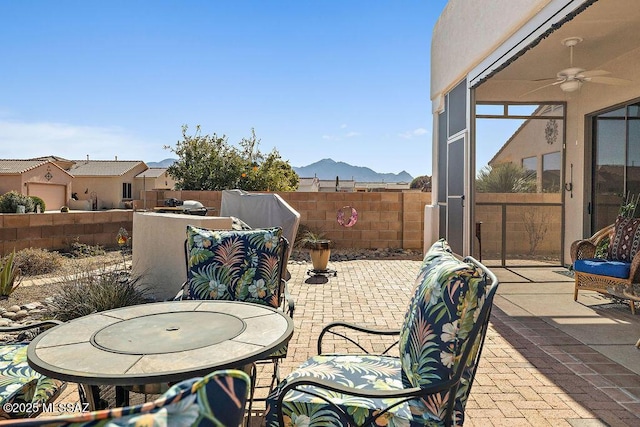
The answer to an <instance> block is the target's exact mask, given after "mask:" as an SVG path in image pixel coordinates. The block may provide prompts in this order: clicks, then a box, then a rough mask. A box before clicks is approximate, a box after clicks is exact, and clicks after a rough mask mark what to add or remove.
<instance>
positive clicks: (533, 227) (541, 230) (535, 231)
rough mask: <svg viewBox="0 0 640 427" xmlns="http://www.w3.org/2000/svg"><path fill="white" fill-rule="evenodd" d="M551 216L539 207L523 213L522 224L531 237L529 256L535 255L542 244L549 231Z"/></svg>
mask: <svg viewBox="0 0 640 427" xmlns="http://www.w3.org/2000/svg"><path fill="white" fill-rule="evenodd" d="M550 219H551V215H550V213H549V212H547V211H544V210H542V209H540V208H538V207H534V208H531V209H526V210H524V211H523V212H522V222H523V224H524V229H525V231H526V232H527V236H528V237H529V255H533V254H534V253H535V252H536V249H537V248H538V245H539V244H540V242H542V241H543V240H544V237H545V236H546V234H547V231H549V220H550Z"/></svg>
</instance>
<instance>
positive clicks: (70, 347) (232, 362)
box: [27, 300, 293, 386]
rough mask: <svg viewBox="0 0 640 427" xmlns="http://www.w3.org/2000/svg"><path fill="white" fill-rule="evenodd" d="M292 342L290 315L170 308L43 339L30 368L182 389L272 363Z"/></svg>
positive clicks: (116, 316)
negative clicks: (188, 382) (218, 374)
mask: <svg viewBox="0 0 640 427" xmlns="http://www.w3.org/2000/svg"><path fill="white" fill-rule="evenodd" d="M292 334H293V321H292V320H291V318H290V317H289V316H287V315H286V314H285V313H283V312H281V311H279V310H276V309H273V308H271V307H266V306H263V305H257V304H251V303H244V302H235V301H201V300H199V301H170V302H161V303H150V304H142V305H136V306H130V307H124V308H118V309H114V310H109V311H103V312H99V313H95V314H91V315H88V316H85V317H81V318H78V319H75V320H72V321H69V322H67V323H64V324H62V325H59V326H56V327H54V328H51V329H49V330H47V331H45V332H43V333H42V334H40V335H38V336H37V337H36V338H35V339H34V340H33V341H32V342H31V343H30V344H29V347H28V350H27V359H28V362H29V365H30V366H31V367H32V368H33V369H34V370H36V371H38V372H40V373H42V374H45V375H47V376H50V377H53V378H57V379H61V380H65V381H70V382H75V383H79V384H91V385H119V386H131V385H139V384H153V383H164V382H177V381H182V380H184V379H187V378H193V377H198V376H204V375H206V374H208V373H210V372H212V371H214V370H217V369H228V368H238V369H241V368H242V367H243V366H246V365H248V364H251V363H253V362H255V361H257V360H260V359H264V358H266V357H267V356H268V355H269V354H272V353H273V352H274V351H276V350H278V349H280V348H281V347H282V346H284V345H285V344H286V343H287V342H288V341H289V340H290V339H291V335H292Z"/></svg>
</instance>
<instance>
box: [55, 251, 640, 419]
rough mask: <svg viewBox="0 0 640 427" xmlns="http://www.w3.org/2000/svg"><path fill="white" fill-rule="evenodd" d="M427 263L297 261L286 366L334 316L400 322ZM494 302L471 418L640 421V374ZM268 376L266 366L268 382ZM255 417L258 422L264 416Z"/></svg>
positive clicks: (305, 352)
mask: <svg viewBox="0 0 640 427" xmlns="http://www.w3.org/2000/svg"><path fill="white" fill-rule="evenodd" d="M419 265H420V262H419V261H407V260H358V261H345V262H339V263H331V264H330V265H329V267H330V268H334V269H335V270H337V276H336V277H333V276H331V277H329V278H324V277H310V276H309V275H307V270H308V269H309V268H310V265H309V264H297V263H291V264H290V265H289V269H290V271H291V274H292V278H291V280H290V281H289V285H290V290H291V292H292V294H293V296H294V298H295V302H296V304H295V306H296V309H295V313H294V317H293V320H294V323H295V331H294V335H293V338H292V339H291V341H290V344H289V353H288V356H287V358H286V359H285V361H284V362H283V364H282V366H281V374H282V375H286V374H288V373H289V372H291V371H292V370H293V369H294V368H295V367H296V366H298V365H299V364H301V363H302V362H304V361H305V360H306V359H307V358H308V357H309V356H311V355H313V354H315V353H316V340H317V338H318V335H319V333H320V331H321V329H322V327H323V326H324V325H325V324H327V323H329V322H331V321H336V320H341V321H347V322H353V323H358V324H363V325H368V326H371V327H376V328H398V327H399V326H400V324H401V322H402V320H403V317H404V313H405V309H406V306H407V304H408V302H409V299H410V294H411V291H412V289H413V282H414V279H415V276H416V274H417V271H418V267H419ZM498 295H500V289H499V290H498ZM570 303H572V304H577V303H574V302H573V301H571V302H570ZM494 305H495V306H494V310H493V313H492V318H491V326H490V329H489V332H488V334H487V338H486V341H485V345H484V350H483V354H482V359H481V362H480V366H479V369H478V373H477V375H476V380H475V383H474V385H473V388H472V391H471V397H470V400H469V402H468V405H467V410H466V415H467V420H466V423H465V425H466V426H467V425H468V426H483V427H484V426H493V425H496V426H499V425H508V426H547V425H549V426H551V425H552V426H554V427H560V426H630V427H631V426H640V375H638V374H636V373H634V372H632V371H630V370H628V369H627V368H625V367H623V366H621V365H619V364H617V363H614V362H613V361H611V360H610V359H608V358H607V357H605V356H603V355H602V354H600V353H598V352H597V351H595V350H593V349H592V348H591V347H589V346H587V345H584V344H582V343H581V342H580V341H578V340H577V339H574V338H573V337H571V336H569V335H567V334H565V333H564V332H562V331H561V330H559V329H557V328H555V327H553V326H552V325H550V324H548V323H547V322H545V321H544V320H542V319H540V318H537V317H534V316H521V317H514V316H509V315H507V314H505V312H504V311H502V310H501V308H500V306H499V304H498V303H496V304H494ZM637 318H638V323H637V324H638V336H640V316H637ZM634 342H635V341H634ZM372 345H373V346H374V348H376V347H377V348H381V347H382V344H379V343H375V342H374V343H372ZM329 350H336V351H340V350H341V348H340V347H335V348H330V349H329ZM638 357H639V358H640V350H638ZM267 376H268V374H267V373H266V372H262V373H261V375H260V377H261V380H263V381H266V378H267ZM63 399H65V400H69V401H73V400H77V393H76V391H75V387H72V386H71V387H68V388H67V391H66V392H65V395H64V396H63ZM260 404H261V402H258V403H256V405H255V406H256V407H257V408H258V409H260ZM263 407H264V405H262V408H263ZM258 415H259V414H258ZM253 421H254V422H252V424H253V425H259V423H260V417H259V416H258V417H254V420H253Z"/></svg>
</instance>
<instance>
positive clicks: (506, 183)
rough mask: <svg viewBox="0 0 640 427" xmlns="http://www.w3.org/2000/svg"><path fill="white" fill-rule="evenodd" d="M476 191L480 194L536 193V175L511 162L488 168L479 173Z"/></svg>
mask: <svg viewBox="0 0 640 427" xmlns="http://www.w3.org/2000/svg"><path fill="white" fill-rule="evenodd" d="M476 190H477V191H478V192H480V193H535V192H536V174H535V172H533V171H530V170H527V169H525V168H523V167H522V166H518V165H516V164H515V163H511V162H507V163H499V164H497V165H496V166H494V167H491V166H486V167H484V168H482V170H481V171H480V172H479V173H478V177H477V179H476Z"/></svg>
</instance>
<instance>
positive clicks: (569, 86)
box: [560, 80, 582, 92]
mask: <svg viewBox="0 0 640 427" xmlns="http://www.w3.org/2000/svg"><path fill="white" fill-rule="evenodd" d="M581 87H582V82H581V81H580V80H567V81H566V82H562V83H560V89H562V91H563V92H575V91H576V90H578V89H580V88H581Z"/></svg>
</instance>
